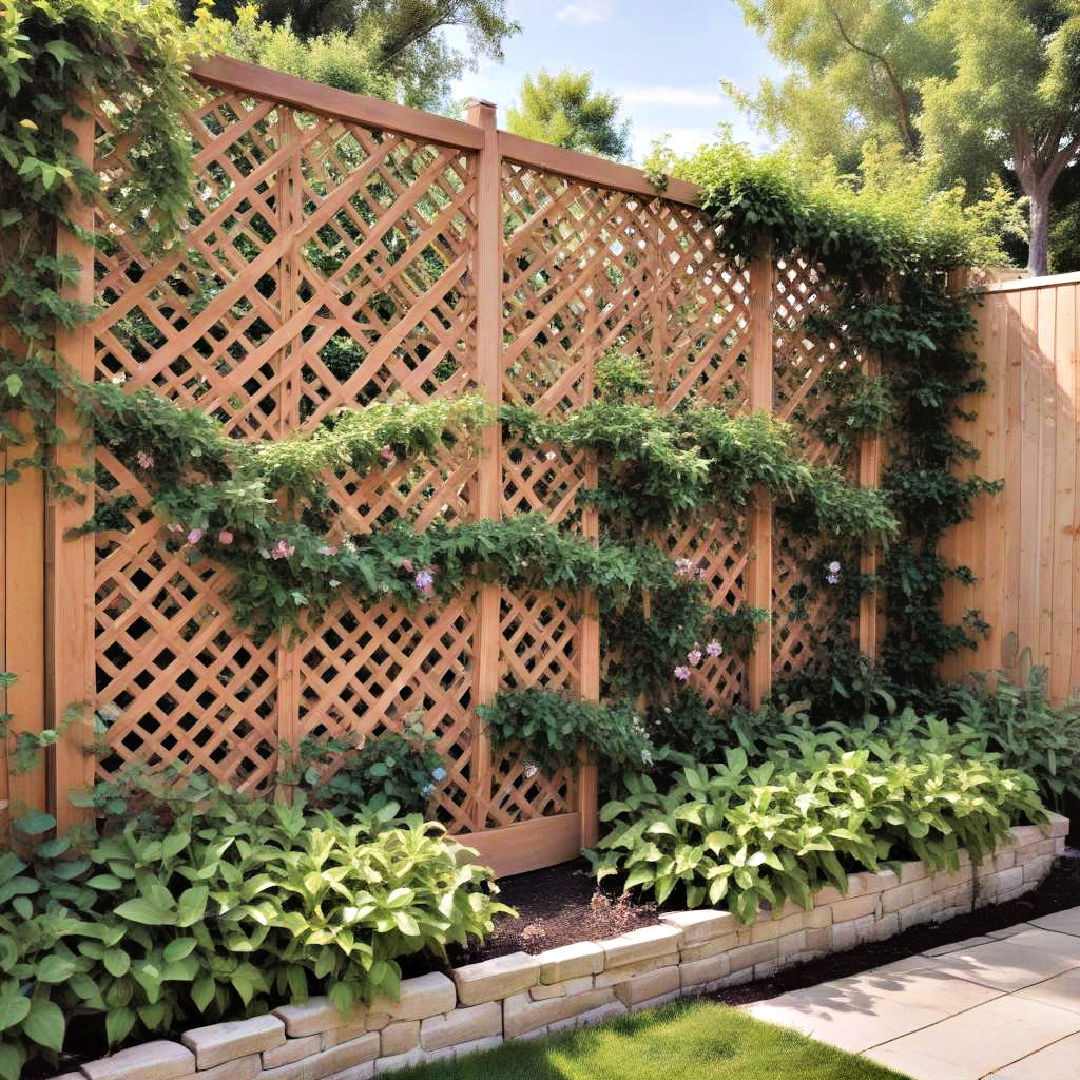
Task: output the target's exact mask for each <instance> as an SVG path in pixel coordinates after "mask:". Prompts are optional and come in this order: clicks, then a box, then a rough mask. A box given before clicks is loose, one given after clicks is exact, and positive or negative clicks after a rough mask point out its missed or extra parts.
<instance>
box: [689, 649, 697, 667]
mask: <svg viewBox="0 0 1080 1080" xmlns="http://www.w3.org/2000/svg"><path fill="white" fill-rule="evenodd" d="M686 659H687V660H689V661H690V663H691V665H692V666H693V667H697V666H698V664H700V663H701V650H700V649H691V650H690V652H688V653H687V654H686Z"/></svg>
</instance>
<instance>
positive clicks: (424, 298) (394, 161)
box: [92, 89, 477, 828]
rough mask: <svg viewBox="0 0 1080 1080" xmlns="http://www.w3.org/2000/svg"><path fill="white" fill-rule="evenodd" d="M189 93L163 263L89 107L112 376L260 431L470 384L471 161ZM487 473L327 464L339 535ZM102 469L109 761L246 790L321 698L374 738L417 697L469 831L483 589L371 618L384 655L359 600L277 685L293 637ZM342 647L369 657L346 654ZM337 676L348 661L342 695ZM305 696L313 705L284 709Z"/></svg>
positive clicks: (455, 511)
mask: <svg viewBox="0 0 1080 1080" xmlns="http://www.w3.org/2000/svg"><path fill="white" fill-rule="evenodd" d="M198 98H199V102H198V105H197V106H196V107H195V108H194V109H193V111H192V112H191V113H190V115H189V116H188V117H187V123H188V128H189V130H190V132H191V137H192V145H193V153H194V160H195V172H196V182H195V189H194V192H193V200H192V209H191V211H190V214H189V226H188V228H187V230H186V232H185V236H184V240H183V242H182V243H179V244H177V245H176V246H175V247H174V248H172V249H171V250H170V251H167V252H164V253H158V254H156V255H147V254H145V253H144V247H143V244H142V239H143V238H141V237H140V236H139V235H138V233H137V231H136V232H132V231H131V229H130V221H131V220H132V219H131V216H130V215H129V214H127V213H126V211H125V207H124V202H125V199H126V198H127V184H126V181H127V177H128V176H129V174H130V167H129V163H128V161H127V159H126V157H125V154H126V152H127V147H126V145H125V143H124V142H123V140H122V139H117V137H116V135H115V126H114V121H113V119H112V116H111V114H110V113H109V111H108V110H107V109H102V110H101V111H100V112H99V114H98V116H97V117H96V130H95V145H96V155H97V158H96V162H95V168H96V170H97V171H98V172H99V174H100V175H101V176H102V178H103V181H104V183H103V189H102V192H101V196H100V198H99V201H98V205H97V209H96V215H97V222H96V228H97V231H98V233H99V234H100V235H101V236H102V238H103V239H102V243H101V245H100V249H99V251H98V252H97V255H96V268H95V269H96V275H95V276H96V285H97V291H98V296H99V299H100V302H101V304H102V312H101V314H100V315H99V317H98V318H97V319H96V320H95V322H94V323H93V326H92V331H93V334H94V341H95V360H96V370H97V377H98V378H102V379H105V378H107V379H112V380H115V381H118V382H119V381H124V382H127V383H128V385H130V386H151V387H153V388H155V389H156V390H157V391H158V392H159V393H162V394H164V395H165V396H167V397H169V398H171V399H173V400H176V401H178V402H179V403H181V404H183V405H193V404H197V405H198V406H199V407H200V408H203V409H205V410H207V411H210V412H212V413H213V414H214V415H215V416H217V417H218V418H219V419H221V420H222V421H223V422H225V423H226V425H227V427H228V430H229V432H230V433H231V434H232V435H233V436H234V437H239V438H249V439H263V438H274V437H279V436H281V435H283V434H287V433H288V432H290V431H293V430H296V429H297V428H298V427H301V426H312V425H314V424H316V423H318V422H319V421H320V420H322V419H323V418H325V417H326V416H328V415H329V414H330V413H331V412H332V411H333V410H335V409H337V408H340V407H341V406H347V405H353V404H357V403H361V404H362V403H366V402H368V401H372V400H375V399H378V398H385V397H386V396H388V395H390V394H404V395H407V396H408V397H410V398H412V399H414V400H423V399H426V398H430V397H434V396H440V395H447V394H457V393H460V392H462V391H464V390H466V389H470V388H473V387H475V385H476V378H475V318H476V315H475V311H476V303H475V295H474V291H473V290H472V286H471V285H470V282H469V275H468V262H469V258H470V255H471V252H472V243H473V238H474V233H475V205H474V202H475V155H471V154H469V153H466V152H464V151H461V150H458V149H454V148H447V147H442V146H437V145H433V144H430V143H425V142H422V141H418V140H415V139H409V138H407V137H404V136H400V135H396V134H393V133H391V132H386V131H374V130H370V129H367V128H363V127H361V126H358V125H355V124H351V123H345V122H342V121H340V120H337V119H333V118H330V117H326V116H317V115H312V114H309V113H302V112H298V111H296V110H293V109H290V108H287V107H284V106H282V105H280V104H279V103H277V102H273V101H268V100H264V99H261V98H258V97H254V96H249V95H241V94H236V93H233V92H231V91H224V92H219V91H215V90H208V89H204V90H202V91H199V92H198ZM137 209H138V208H136V210H137ZM476 469H477V464H476V458H475V454H474V453H473V452H472V450H471V449H470V448H469V447H467V446H465V445H462V446H460V447H459V448H457V449H456V450H455V451H454V452H452V453H451V452H447V453H445V454H443V455H441V456H440V457H439V459H438V460H436V461H434V462H419V463H411V464H406V463H395V464H390V465H388V466H387V467H385V468H381V469H376V470H374V471H373V472H372V473H370V474H369V475H367V476H365V477H357V476H355V475H353V474H348V473H347V474H345V475H341V476H327V477H326V481H327V485H328V489H329V494H330V498H331V505H332V507H333V508H334V509H336V518H337V520H336V523H335V527H334V533H335V537H336V538H340V537H343V536H347V535H350V534H353V533H366V532H368V531H370V530H372V529H373V528H378V527H382V526H385V525H386V524H388V523H390V522H391V521H393V520H395V519H399V518H401V519H405V520H408V521H410V522H411V523H412V524H413V525H414V526H415V527H416V528H425V527H427V526H428V525H430V524H431V523H432V522H433V521H435V520H437V519H439V520H450V521H453V520H461V519H466V518H469V517H471V516H474V514H473V512H472V509H471V501H472V499H473V496H474V488H475V483H476ZM98 470H99V477H100V489H101V495H102V496H105V497H109V498H115V497H118V496H123V495H132V496H134V497H135V499H136V508H135V509H133V510H132V511H130V512H129V513H128V514H127V519H128V520H127V522H126V525H125V526H121V527H119V528H117V529H116V530H115V531H113V532H110V533H107V534H102V535H101V536H100V544H99V558H98V564H97V596H98V653H99V657H98V660H99V669H98V689H99V693H100V700H101V701H102V702H105V703H106V708H107V712H108V714H109V715H115V719H114V720H113V722H112V724H111V726H110V728H109V733H108V739H109V742H110V745H111V748H112V750H113V754H112V756H110V757H109V758H107V759H106V760H105V762H104V770H105V771H106V772H107V771H109V770H111V769H112V768H115V767H116V766H118V765H119V764H121V763H122V762H123V761H129V760H137V759H140V760H141V759H148V760H152V761H157V760H179V761H188V762H191V763H193V764H195V765H201V766H204V767H205V768H207V769H208V770H209V771H210V772H211V773H212V774H213V775H215V776H217V777H218V778H219V779H221V780H223V781H226V782H229V783H237V782H239V783H241V784H243V785H245V786H248V787H250V786H253V785H257V784H258V783H260V782H262V781H263V780H265V779H266V778H267V777H268V776H269V775H270V773H271V771H272V770H273V769H274V768H275V767H276V748H277V739H278V736H279V733H280V732H281V731H287V732H292V733H294V734H299V735H300V736H302V735H303V734H304V733H305V730H306V727H305V725H307V719H308V714H309V712H311V711H312V710H313V709H314V710H315V711H316V712H319V710H320V709H321V708H322V705H323V703H324V702H325V704H326V707H325V709H324V710H322V712H323V714H324V715H325V717H326V718H327V719H328V720H331V719H332V714H333V713H334V712H335V710H336V712H338V713H340V715H341V716H342V717H344V718H347V720H348V724H347V725H346V726H347V728H348V730H351V731H355V732H357V733H359V734H361V735H364V734H368V733H370V732H371V731H374V730H376V729H377V728H378V727H379V726H380V725H387V724H390V725H392V724H394V723H397V722H398V719H399V714H400V712H401V709H402V708H404V706H405V703H406V702H407V700H411V699H413V698H415V699H416V700H417V701H418V702H420V703H422V704H426V705H427V706H428V707H429V708H430V709H431V723H432V724H433V725H434V727H435V728H436V729H437V730H438V732H439V734H440V745H441V746H442V748H443V749H444V751H445V753H446V755H447V758H448V769H449V770H450V773H451V776H450V779H449V780H448V782H447V784H446V786H445V791H444V792H443V793H441V795H440V805H441V808H442V810H443V812H444V815H443V816H444V817H445V818H446V820H447V821H448V822H449V823H450V824H451V825H452V827H455V828H466V827H468V826H469V820H468V817H467V810H465V809H463V807H465V804H466V802H467V801H468V794H467V792H466V787H467V784H468V762H467V760H466V759H467V742H466V741H465V740H466V736H467V732H468V720H467V711H468V708H469V698H468V695H469V691H470V688H471V682H470V679H471V676H470V675H468V674H463V672H466V671H467V669H468V665H469V663H470V660H469V658H468V647H469V642H470V641H471V633H472V627H471V624H470V619H471V615H469V614H467V613H468V612H471V602H470V603H467V604H465V605H464V606H463V608H462V611H461V612H458V613H457V615H455V616H454V617H452V618H451V617H448V616H447V614H446V612H441V613H439V614H438V615H437V616H435V615H431V614H430V613H428V614H423V615H421V614H416V613H406V612H397V613H393V612H388V611H384V610H381V609H378V610H377V611H376V612H373V613H369V615H368V616H367V617H366V618H367V619H369V620H371V619H374V620H377V621H379V623H380V625H381V624H382V623H386V625H387V631H386V632H387V635H388V636H387V640H386V642H385V643H384V647H385V648H386V649H388V650H389V653H388V655H389V656H390V658H389V659H387V657H384V656H383V655H382V654H378V655H375V654H372V653H371V652H370V650H368V651H366V652H365V651H364V648H363V647H361V645H360V644H359V641H360V640H361V639H362V638H363V634H362V633H361V631H360V630H359V629H358V627H359V625H360V623H362V622H363V619H361V618H360V615H359V613H357V612H355V611H354V612H349V613H337V614H335V615H334V617H333V618H332V619H331V620H330V622H329V623H328V624H327V627H326V628H325V630H324V631H322V632H321V633H324V634H325V635H326V636H325V637H319V638H318V642H319V645H320V647H321V648H322V650H323V652H320V653H318V654H317V656H316V654H315V653H313V652H311V650H308V651H307V652H306V653H304V656H307V657H311V658H312V659H311V663H310V664H301V665H300V666H299V670H300V675H299V679H300V687H299V692H298V693H292V692H290V693H286V694H283V693H281V690H282V688H281V686H280V685H279V679H280V678H281V677H282V675H281V672H280V671H279V662H278V657H277V653H278V651H279V648H280V646H279V643H277V642H275V641H270V642H268V643H266V644H265V645H263V646H255V645H254V644H253V643H252V642H251V641H249V640H248V639H247V638H246V637H245V636H244V635H242V634H238V633H237V632H236V629H235V627H233V626H231V625H230V623H229V618H228V605H227V603H225V602H224V601H222V600H221V595H220V594H221V590H222V588H223V587H224V580H223V577H222V574H221V571H220V570H219V569H218V568H215V567H214V566H213V565H212V564H210V563H205V562H204V563H200V564H198V565H197V566H194V567H193V566H190V565H188V559H187V553H186V552H184V551H179V552H176V551H173V552H170V551H169V548H170V547H175V546H176V543H175V542H174V543H173V544H171V545H170V544H167V543H165V541H164V540H163V538H162V537H161V535H160V532H159V525H158V524H157V523H156V522H155V521H154V520H153V519H152V518H151V516H150V515H149V514H148V513H147V512H146V511H145V509H142V510H140V509H138V508H139V507H145V506H146V504H147V501H148V495H147V493H146V491H145V490H143V486H142V484H141V483H140V479H139V475H138V469H137V467H136V465H135V464H134V463H132V462H120V461H117V460H115V458H114V457H113V456H112V455H111V454H110V453H109V451H108V448H103V449H102V450H101V452H100V453H99V463H98ZM463 612H464V613H463ZM349 619H357V620H360V623H358V624H357V627H354V628H353V633H354V638H353V640H351V641H344V642H342V641H339V640H338V638H339V636H340V633H341V630H342V626H343V622H342V620H345V621H348V620H349ZM448 619H449V621H447V620H448ZM365 625H366V624H365ZM357 635H359V636H357ZM363 640H366V639H363ZM399 640H400V641H402V642H405V643H406V644H405V645H401V646H398V645H396V644H395V643H396V642H397V641H399ZM328 641H329V642H334V643H336V644H337V645H338V646H339V648H344V649H345V650H346V652H348V650H349V649H353V650H356V652H355V654H354V653H352V652H349V655H348V657H347V661H345V662H343V661H341V659H340V657H341V653H340V652H335V651H334V649H332V648H330V646H329V645H327V644H326V643H327V642H328ZM395 648H397V649H400V648H405V649H406V650H407V651H408V653H409V656H410V657H415V659H410V660H409V662H408V664H407V665H406V666H405V667H404V668H403V669H402V672H399V673H398V674H397V675H395V679H396V682H395V683H394V689H393V692H391V691H389V690H386V689H385V688H384V689H383V690H381V691H377V690H376V689H374V687H377V686H382V683H381V682H379V680H385V679H386V677H387V675H386V671H387V665H389V667H391V668H392V667H393V665H394V663H395V661H394V659H393V654H394V649H395ZM440 650H441V652H440ZM442 655H445V659H438V658H437V657H438V656H442ZM358 657H363V659H358ZM335 663H336V664H337V666H335ZM350 665H351V666H350ZM357 665H359V666H357ZM365 665H367V666H365ZM380 665H382V666H380ZM455 665H456V666H455ZM450 668H453V672H454V674H453V675H452V676H451V675H450V674H448V671H449V670H450ZM342 670H345V671H348V672H350V676H349V678H348V679H347V680H346V684H345V685H344V686H338V684H337V683H338V681H340V679H339V674H337V673H339V672H340V671H342ZM331 672H334V673H335V675H334V676H333V677H331V674H330V673H331ZM307 679H310V680H311V683H310V685H308V684H307V683H306V682H305V680H307ZM402 680H403V681H402ZM448 680H449V681H448ZM455 680H456V681H455ZM173 681H175V686H173V685H171V683H172V682H173ZM328 682H329V683H330V684H332V685H330V686H328V685H327V684H328ZM335 695H336V696H335ZM387 695H389V696H387ZM295 700H299V701H300V711H299V713H298V714H297V715H296V716H291V715H288V713H287V709H288V705H287V702H288V701H295ZM455 701H457V704H454V702H455ZM346 705H347V706H348V707H346ZM363 709H366V710H367V713H366V714H365V716H364V717H363V718H361V717H359V716H358V710H360V711H363ZM372 710H374V711H372ZM379 710H384V711H383V712H380V711H379ZM321 722H322V721H319V720H314V721H312V724H311V725H307V726H309V727H314V726H317V724H318V723H321ZM297 725H299V727H297ZM332 727H333V725H332V724H330V726H328V727H327V729H326V730H328V731H329V730H331V729H332ZM463 732H464V733H465V734H463Z"/></svg>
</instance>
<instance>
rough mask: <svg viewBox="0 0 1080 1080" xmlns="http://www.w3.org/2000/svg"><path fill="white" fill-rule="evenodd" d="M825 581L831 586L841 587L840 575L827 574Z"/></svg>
mask: <svg viewBox="0 0 1080 1080" xmlns="http://www.w3.org/2000/svg"><path fill="white" fill-rule="evenodd" d="M825 580H826V582H828V584H830V585H839V584H840V575H839V574H826V575H825Z"/></svg>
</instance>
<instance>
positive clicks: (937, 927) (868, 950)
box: [711, 849, 1080, 1005]
mask: <svg viewBox="0 0 1080 1080" xmlns="http://www.w3.org/2000/svg"><path fill="white" fill-rule="evenodd" d="M1078 905H1080V851H1076V850H1075V849H1073V850H1071V851H1070V852H1069V853H1068V854H1066V856H1065V857H1064V858H1062V859H1059V860H1058V863H1057V865H1056V866H1055V867H1054V869H1053V871H1052V872H1051V873H1050V876H1049V877H1048V878H1047V879H1046V880H1045V881H1044V882H1043V883H1042V885H1040V886H1039V887H1038V888H1037V889H1035V890H1034V891H1032V892H1029V893H1028V894H1027V895H1025V896H1022V897H1020V899H1019V900H1012V901H1010V902H1009V903H1007V904H994V905H991V906H990V907H985V908H980V909H979V910H978V911H973V912H971V914H969V915H958V916H957V917H956V918H955V919H949V920H948V921H947V922H943V923H927V924H926V925H925V926H915V927H912V928H911V929H910V930H905V931H904V932H903V933H902V934H897V935H896V937H891V938H889V939H888V941H878V942H874V943H872V944H869V945H860V946H859V947H858V948H856V949H852V950H851V951H850V952H843V953H833V954H832V955H831V956H826V957H823V958H822V959H821V960H813V961H811V962H810V963H808V964H799V965H798V967H793V968H788V970H787V971H782V972H780V973H779V974H777V975H774V976H773V977H772V978H771V979H761V980H759V981H758V982H754V983H747V984H746V985H745V986H732V987H729V988H728V989H725V990H718V991H717V992H716V993H715V994H713V995H711V997H712V998H713V999H714V1000H716V1001H721V1002H723V1003H724V1004H725V1005H743V1004H746V1003H747V1002H749V1001H763V1000H764V999H766V998H771V997H776V996H777V995H778V994H786V993H788V991H790V990H801V989H803V988H804V987H807V986H816V985H817V984H818V983H823V982H829V981H830V980H832V979H843V978H846V977H847V976H849V975H858V974H859V972H861V971H868V970H869V969H870V968H875V967H880V966H881V965H882V964H891V963H893V962H894V961H895V960H903V959H905V958H906V957H909V956H916V955H918V954H919V953H921V952H925V951H926V950H927V949H934V948H937V947H938V946H939V945H951V944H953V942H956V941H965V940H967V939H968V938H973V937H980V936H981V935H983V934H985V933H986V932H987V931H989V930H1005V929H1007V928H1008V927H1010V926H1015V925H1016V924H1017V923H1022V922H1031V920H1032V919H1038V918H1041V917H1042V916H1043V915H1050V914H1052V913H1053V912H1055V911H1062V910H1063V909H1065V908H1071V907H1077V906H1078Z"/></svg>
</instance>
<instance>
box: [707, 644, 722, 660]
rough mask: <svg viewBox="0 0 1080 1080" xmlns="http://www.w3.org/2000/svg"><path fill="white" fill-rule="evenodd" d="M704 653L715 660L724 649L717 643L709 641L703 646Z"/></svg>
mask: <svg viewBox="0 0 1080 1080" xmlns="http://www.w3.org/2000/svg"><path fill="white" fill-rule="evenodd" d="M705 651H706V652H707V653H708V654H709V656H711V657H712V658H713V659H714V660H715V659H716V658H717V657H718V656H719V655H720V654H721V653H722V652H723V651H724V647H723V645H721V644H720V642H719V641H710V642H709V644H708V645H706V646H705Z"/></svg>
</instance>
